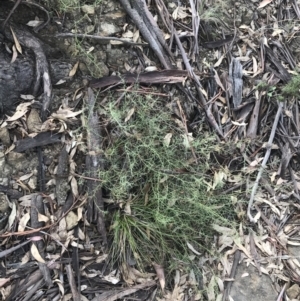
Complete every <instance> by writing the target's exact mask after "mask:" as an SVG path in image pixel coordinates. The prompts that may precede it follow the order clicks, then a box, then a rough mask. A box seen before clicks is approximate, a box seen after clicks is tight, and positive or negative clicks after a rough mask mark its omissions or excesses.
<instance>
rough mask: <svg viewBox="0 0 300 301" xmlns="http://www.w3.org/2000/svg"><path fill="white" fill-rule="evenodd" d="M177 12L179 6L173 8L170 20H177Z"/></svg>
mask: <svg viewBox="0 0 300 301" xmlns="http://www.w3.org/2000/svg"><path fill="white" fill-rule="evenodd" d="M178 11H179V6H177V7H176V8H175V10H174V11H173V13H172V18H173V19H174V20H177V18H178Z"/></svg>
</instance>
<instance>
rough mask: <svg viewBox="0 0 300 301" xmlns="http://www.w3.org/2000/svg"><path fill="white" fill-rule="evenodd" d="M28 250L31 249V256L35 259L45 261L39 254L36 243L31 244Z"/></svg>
mask: <svg viewBox="0 0 300 301" xmlns="http://www.w3.org/2000/svg"><path fill="white" fill-rule="evenodd" d="M30 251H31V255H32V257H33V258H34V259H35V260H36V261H38V262H41V263H45V260H44V259H43V258H42V256H41V255H40V253H39V250H38V249H37V247H36V245H35V244H34V243H33V244H32V245H31V248H30Z"/></svg>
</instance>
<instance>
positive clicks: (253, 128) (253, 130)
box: [246, 95, 261, 138]
mask: <svg viewBox="0 0 300 301" xmlns="http://www.w3.org/2000/svg"><path fill="white" fill-rule="evenodd" d="M260 104H261V95H260V96H259V97H258V99H257V100H256V101H255V106H254V109H253V112H252V115H251V118H250V122H249V126H248V129H247V135H246V136H247V137H249V138H255V137H256V134H257V128H258V118H259V109H260Z"/></svg>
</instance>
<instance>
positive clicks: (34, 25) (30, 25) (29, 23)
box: [26, 20, 43, 27]
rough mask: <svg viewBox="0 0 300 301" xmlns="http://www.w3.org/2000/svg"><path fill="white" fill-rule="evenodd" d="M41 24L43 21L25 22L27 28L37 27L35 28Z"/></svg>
mask: <svg viewBox="0 0 300 301" xmlns="http://www.w3.org/2000/svg"><path fill="white" fill-rule="evenodd" d="M42 23H43V21H39V20H32V21H29V22H27V24H26V25H27V26H29V27H37V26H39V25H41V24H42Z"/></svg>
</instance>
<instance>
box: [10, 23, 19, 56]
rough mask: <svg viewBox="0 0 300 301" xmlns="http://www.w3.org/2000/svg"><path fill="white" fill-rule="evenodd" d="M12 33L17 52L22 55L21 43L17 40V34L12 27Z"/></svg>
mask: <svg viewBox="0 0 300 301" xmlns="http://www.w3.org/2000/svg"><path fill="white" fill-rule="evenodd" d="M10 31H11V33H12V35H13V38H14V42H15V45H16V48H17V50H18V51H19V53H21V54H22V47H21V45H20V43H19V41H18V39H17V36H16V35H15V32H14V31H13V29H12V28H11V27H10Z"/></svg>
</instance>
